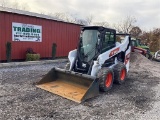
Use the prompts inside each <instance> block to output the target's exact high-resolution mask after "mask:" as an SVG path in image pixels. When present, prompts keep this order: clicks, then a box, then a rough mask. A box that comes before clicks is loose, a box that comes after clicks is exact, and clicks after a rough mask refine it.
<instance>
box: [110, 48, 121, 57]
mask: <svg viewBox="0 0 160 120" xmlns="http://www.w3.org/2000/svg"><path fill="white" fill-rule="evenodd" d="M119 49H120V48H116V49H114V50H112V51H111V52H110V54H109V57H111V56H113V55H115V54H117V53H118V51H119Z"/></svg>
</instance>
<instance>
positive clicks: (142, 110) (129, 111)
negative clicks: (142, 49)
mask: <svg viewBox="0 0 160 120" xmlns="http://www.w3.org/2000/svg"><path fill="white" fill-rule="evenodd" d="M65 64H66V63H65V62H63V63H54V64H43V65H32V66H20V67H11V68H0V120H8V119H9V120H15V119H16V120H32V119H33V120H50V119H54V120H63V119H70V120H72V119H79V120H82V119H84V120H88V119H90V120H94V119H95V120H97V119H100V120H106V119H110V120H129V119H130V120H146V119H147V120H159V118H160V91H159V88H160V63H157V62H153V61H149V60H148V59H146V58H144V57H143V56H141V55H139V54H135V53H134V54H132V56H131V65H130V71H129V74H128V77H127V79H126V82H125V83H124V84H123V85H116V84H114V86H113V88H112V89H111V90H110V91H109V92H106V93H100V95H99V96H98V97H95V98H92V99H89V100H87V101H85V102H83V103H81V104H78V103H75V102H73V101H70V100H67V99H64V98H62V97H60V96H57V95H54V94H52V93H49V92H47V91H44V90H42V89H39V88H36V87H35V82H37V81H39V80H40V79H41V78H42V77H43V76H44V75H45V74H46V73H47V72H48V71H49V70H50V69H51V68H52V67H53V66H57V67H60V68H63V66H64V65H65Z"/></svg>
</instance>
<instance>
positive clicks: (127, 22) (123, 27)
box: [113, 16, 136, 33]
mask: <svg viewBox="0 0 160 120" xmlns="http://www.w3.org/2000/svg"><path fill="white" fill-rule="evenodd" d="M135 22H136V19H135V18H134V17H132V16H127V17H126V18H125V19H123V20H122V21H121V22H120V23H118V24H114V25H113V27H114V28H115V29H116V30H117V31H118V32H123V33H129V31H130V30H131V29H132V28H133V27H134V23H135Z"/></svg>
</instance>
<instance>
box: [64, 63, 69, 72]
mask: <svg viewBox="0 0 160 120" xmlns="http://www.w3.org/2000/svg"><path fill="white" fill-rule="evenodd" d="M69 68H70V63H69V62H68V63H67V64H66V65H65V68H64V69H65V70H69Z"/></svg>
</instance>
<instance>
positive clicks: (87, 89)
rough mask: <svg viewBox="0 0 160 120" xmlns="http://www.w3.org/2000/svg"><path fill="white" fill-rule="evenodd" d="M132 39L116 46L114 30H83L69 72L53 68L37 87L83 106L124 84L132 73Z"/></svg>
mask: <svg viewBox="0 0 160 120" xmlns="http://www.w3.org/2000/svg"><path fill="white" fill-rule="evenodd" d="M130 52H131V46H130V36H129V35H125V37H124V40H123V42H121V43H119V42H116V31H115V30H114V29H109V28H104V27H99V26H87V27H82V31H81V34H80V39H79V43H78V46H77V49H75V50H72V51H70V52H69V55H68V58H69V63H67V64H66V66H65V69H59V68H53V69H51V71H50V72H49V73H48V74H46V76H44V78H42V79H41V80H40V81H39V82H38V83H37V85H36V86H37V87H39V88H41V89H44V90H47V91H49V92H52V93H54V94H57V95H60V96H62V97H64V98H67V99H70V100H73V101H75V102H78V103H81V102H83V101H85V100H86V99H89V98H92V97H94V96H97V95H98V94H99V90H101V91H104V92H106V91H108V90H109V89H111V87H112V85H113V82H114V83H118V84H122V83H124V81H125V78H126V75H127V73H128V71H129V59H130Z"/></svg>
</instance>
